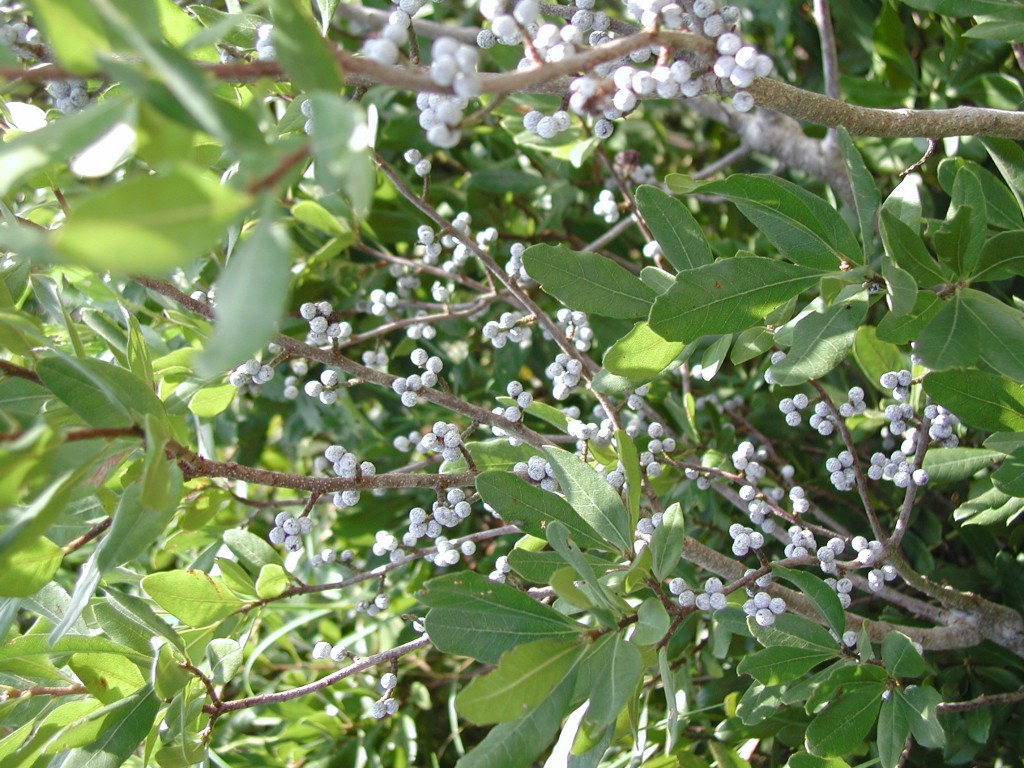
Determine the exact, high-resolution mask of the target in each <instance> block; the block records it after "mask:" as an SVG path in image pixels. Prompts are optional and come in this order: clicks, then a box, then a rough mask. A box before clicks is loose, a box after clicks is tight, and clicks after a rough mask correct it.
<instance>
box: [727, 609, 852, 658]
mask: <svg viewBox="0 0 1024 768" xmlns="http://www.w3.org/2000/svg"><path fill="white" fill-rule="evenodd" d="M747 627H748V628H749V629H750V633H751V634H752V635H753V636H754V637H756V638H757V640H758V642H759V643H761V645H764V646H766V647H769V648H770V647H773V646H777V645H783V646H789V647H791V648H802V649H805V650H809V651H820V652H822V653H831V654H832V655H834V656H838V655H839V643H838V642H837V641H836V640H835V639H833V637H832V636H831V635H830V634H829V633H828V630H827V629H825V628H824V627H821V626H818V625H817V624H815V623H814V622H813V621H810V620H809V619H805V618H803V617H802V616H796V615H794V614H789V613H784V614H782V615H781V616H777V617H776V619H775V623H774V624H773V625H772V626H770V627H762V626H759V625H758V624H757V622H755V621H754V620H753V619H752V618H748V620H747Z"/></svg>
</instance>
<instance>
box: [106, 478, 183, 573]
mask: <svg viewBox="0 0 1024 768" xmlns="http://www.w3.org/2000/svg"><path fill="white" fill-rule="evenodd" d="M174 471H175V472H176V473H177V474H178V484H179V486H180V483H181V476H180V471H179V470H178V468H177V467H174ZM168 482H169V481H168ZM177 508H178V503H177V499H172V500H171V503H165V504H164V506H163V507H156V508H154V507H152V506H150V505H149V504H148V503H146V501H145V497H144V496H143V492H142V486H140V485H138V484H136V485H131V486H128V488H126V489H125V491H124V493H123V494H121V498H120V500H119V501H118V505H117V509H116V510H115V511H114V522H113V524H112V525H111V526H110V531H109V532H108V533H107V535H106V536H105V537H104V538H103V541H102V542H101V543H100V546H99V547H97V549H96V566H97V568H99V570H100V571H101V572H106V571H108V570H110V569H111V568H114V567H115V566H118V565H121V564H123V563H127V562H129V561H130V560H134V559H135V558H136V557H138V556H139V555H141V554H143V553H144V552H146V551H148V550H150V549H152V547H153V542H155V541H157V539H158V538H159V537H160V534H162V533H163V532H164V529H165V528H166V527H167V525H168V524H169V523H170V522H171V519H172V518H173V517H174V513H175V511H176V510H177Z"/></svg>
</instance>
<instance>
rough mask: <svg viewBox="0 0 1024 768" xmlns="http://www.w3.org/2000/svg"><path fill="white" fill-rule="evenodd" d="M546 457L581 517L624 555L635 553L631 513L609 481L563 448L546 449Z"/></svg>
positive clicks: (567, 497)
mask: <svg viewBox="0 0 1024 768" xmlns="http://www.w3.org/2000/svg"><path fill="white" fill-rule="evenodd" d="M544 455H545V457H546V458H547V460H548V461H549V462H550V463H551V467H552V469H553V470H554V473H555V479H556V480H558V484H559V486H560V487H561V489H562V492H563V493H564V494H565V497H566V499H567V500H568V502H569V503H570V504H571V505H572V507H573V509H575V510H576V512H577V513H578V514H579V516H580V517H582V518H583V519H584V520H585V521H586V522H588V523H589V524H590V526H591V527H592V528H593V529H594V530H595V531H597V533H598V534H599V535H601V536H603V537H604V538H605V540H606V541H607V542H609V543H611V544H613V545H614V546H616V547H617V548H618V549H620V550H622V551H628V550H631V549H632V536H631V532H630V526H629V512H627V511H626V507H625V505H624V504H623V503H622V499H621V498H620V497H619V494H618V493H616V492H615V490H614V489H613V488H612V487H611V486H610V485H609V484H608V481H607V480H605V479H604V478H603V477H602V476H601V475H599V474H598V473H597V470H596V469H594V468H593V467H591V466H590V465H589V464H587V463H586V462H584V461H583V460H582V459H580V458H579V457H578V456H576V455H575V454H572V453H569V452H568V451H564V450H562V449H561V448H556V447H554V446H550V445H548V446H544ZM563 522H564V521H563ZM570 531H571V529H570Z"/></svg>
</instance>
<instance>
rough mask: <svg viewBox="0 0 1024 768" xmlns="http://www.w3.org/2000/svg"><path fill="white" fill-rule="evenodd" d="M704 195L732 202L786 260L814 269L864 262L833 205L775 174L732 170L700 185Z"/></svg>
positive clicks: (835, 267)
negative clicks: (732, 173)
mask: <svg viewBox="0 0 1024 768" xmlns="http://www.w3.org/2000/svg"><path fill="white" fill-rule="evenodd" d="M697 189H698V190H699V191H700V192H701V193H704V194H709V195H722V196H724V197H726V198H727V199H729V200H731V201H732V202H733V203H735V204H736V207H737V208H739V209H740V211H741V212H742V213H743V215H744V216H746V217H747V218H748V219H750V221H751V223H752V224H754V226H756V227H757V228H758V229H759V230H760V231H761V232H762V233H763V234H764V235H765V237H767V238H768V239H769V240H771V242H772V243H773V244H774V245H775V247H776V248H778V249H779V251H780V252H781V253H783V254H784V255H785V256H786V257H787V258H789V259H790V260H792V261H794V262H796V263H797V264H802V265H804V266H806V267H813V268H814V269H818V270H836V269H839V268H840V266H841V265H842V264H843V263H844V262H845V263H850V264H860V263H861V262H862V261H863V256H862V255H861V248H860V245H859V244H858V243H857V238H855V237H854V236H853V232H851V231H850V227H849V226H848V225H847V223H846V222H845V221H843V217H842V216H840V215H839V212H838V211H836V209H835V208H833V207H832V206H830V205H829V204H828V203H826V202H825V201H824V200H823V199H822V198H820V197H818V196H817V195H814V194H811V193H810V192H808V191H807V190H805V189H802V188H801V187H799V186H797V185H796V184H793V183H792V182H789V181H785V180H783V179H780V178H779V177H777V176H762V175H753V174H751V175H746V174H737V175H735V176H730V177H729V178H727V179H725V180H724V181H711V182H705V183H702V184H700V185H699V186H698V187H697Z"/></svg>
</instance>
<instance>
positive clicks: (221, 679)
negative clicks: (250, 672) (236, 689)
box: [206, 637, 243, 685]
mask: <svg viewBox="0 0 1024 768" xmlns="http://www.w3.org/2000/svg"><path fill="white" fill-rule="evenodd" d="M206 661H207V662H208V663H209V665H210V677H211V678H212V679H213V682H214V683H216V684H217V685H224V684H225V683H230V682H231V681H232V680H234V678H235V674H236V673H237V672H238V670H239V669H241V667H242V661H243V656H242V647H241V646H240V645H239V644H238V641H237V640H232V639H231V638H229V637H215V638H214V639H213V640H211V641H210V644H209V645H207V646H206Z"/></svg>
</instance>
